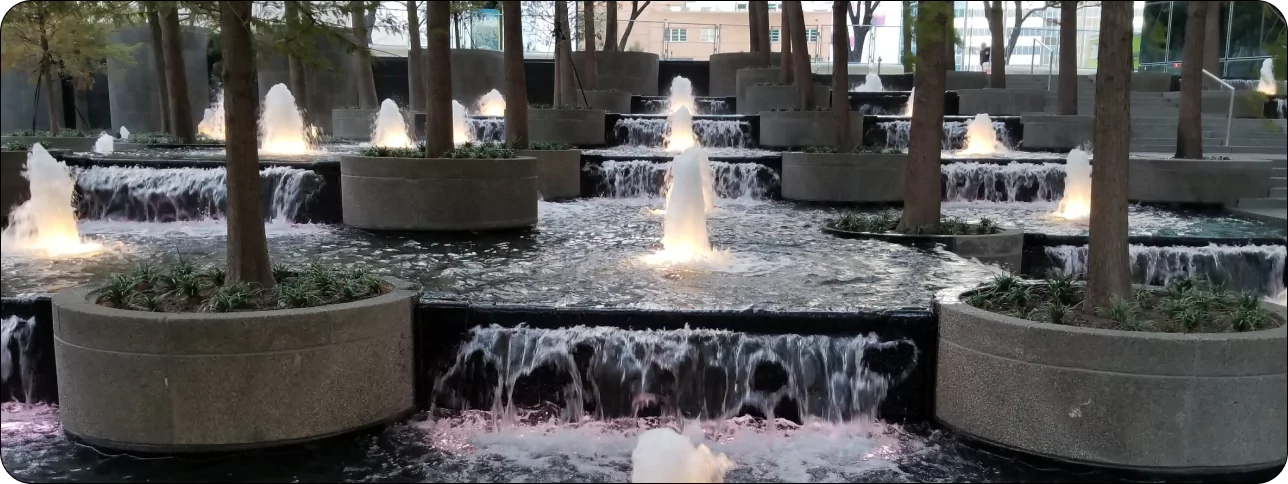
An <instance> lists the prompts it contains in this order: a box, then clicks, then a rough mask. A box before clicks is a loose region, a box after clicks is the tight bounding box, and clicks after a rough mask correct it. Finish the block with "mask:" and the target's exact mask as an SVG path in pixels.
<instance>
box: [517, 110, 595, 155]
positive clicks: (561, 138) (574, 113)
mask: <svg viewBox="0 0 1288 484" xmlns="http://www.w3.org/2000/svg"><path fill="white" fill-rule="evenodd" d="M604 115H605V113H604V110H602V109H537V108H528V140H529V141H531V142H533V143H564V144H570V145H573V146H580V147H583V148H585V147H591V146H603V145H604Z"/></svg>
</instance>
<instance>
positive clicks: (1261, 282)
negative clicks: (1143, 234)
mask: <svg viewBox="0 0 1288 484" xmlns="http://www.w3.org/2000/svg"><path fill="white" fill-rule="evenodd" d="M1128 251H1129V253H1130V254H1131V273H1132V279H1133V280H1135V281H1136V282H1138V283H1145V284H1155V285H1165V284H1167V283H1168V282H1171V281H1172V280H1175V279H1178V278H1183V277H1191V276H1208V277H1211V278H1212V280H1213V281H1215V282H1220V283H1224V284H1226V287H1229V288H1231V289H1236V290H1246V291H1251V292H1253V293H1256V294H1259V295H1262V296H1271V295H1275V294H1278V293H1279V292H1280V291H1283V290H1284V285H1283V274H1284V258H1285V255H1286V254H1288V250H1286V249H1285V247H1284V246H1282V245H1248V246H1234V245H1215V244H1213V245H1208V246H1206V247H1151V246H1143V245H1131V246H1129V247H1128ZM1046 255H1047V257H1048V258H1049V259H1050V261H1051V263H1052V264H1053V265H1054V266H1055V268H1056V269H1058V270H1060V271H1061V272H1063V273H1064V274H1070V275H1085V274H1086V273H1087V247H1086V246H1072V245H1062V246H1056V247H1047V248H1046Z"/></svg>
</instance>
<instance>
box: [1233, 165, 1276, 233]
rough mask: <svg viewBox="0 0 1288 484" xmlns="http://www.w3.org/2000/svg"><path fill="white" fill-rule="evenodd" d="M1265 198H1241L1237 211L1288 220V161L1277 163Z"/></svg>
mask: <svg viewBox="0 0 1288 484" xmlns="http://www.w3.org/2000/svg"><path fill="white" fill-rule="evenodd" d="M1277 164H1278V166H1277V167H1275V169H1274V172H1273V173H1272V174H1271V178H1270V181H1271V183H1270V192H1269V193H1267V194H1266V197H1265V198H1240V199H1239V202H1238V204H1236V207H1237V208H1236V210H1237V211H1239V212H1243V213H1247V214H1250V215H1255V216H1259V217H1261V218H1267V219H1279V220H1282V219H1285V218H1288V161H1279V162H1277Z"/></svg>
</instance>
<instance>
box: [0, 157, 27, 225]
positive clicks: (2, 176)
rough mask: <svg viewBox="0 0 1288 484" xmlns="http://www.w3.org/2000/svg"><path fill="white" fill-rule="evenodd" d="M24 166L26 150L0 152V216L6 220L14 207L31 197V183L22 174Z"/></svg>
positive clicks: (25, 164)
mask: <svg viewBox="0 0 1288 484" xmlns="http://www.w3.org/2000/svg"><path fill="white" fill-rule="evenodd" d="M26 166H27V152H26V151H3V152H0V216H3V217H4V219H5V220H6V221H7V220H8V219H9V212H12V211H13V209H14V207H17V206H18V205H22V203H23V202H25V201H27V199H29V198H31V185H30V184H29V183H28V182H27V178H26V177H24V176H22V172H23V170H24V169H26Z"/></svg>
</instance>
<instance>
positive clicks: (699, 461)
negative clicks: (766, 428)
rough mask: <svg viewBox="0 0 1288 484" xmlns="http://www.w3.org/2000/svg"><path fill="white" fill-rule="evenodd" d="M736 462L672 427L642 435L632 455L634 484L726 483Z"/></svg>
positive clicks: (653, 430)
mask: <svg viewBox="0 0 1288 484" xmlns="http://www.w3.org/2000/svg"><path fill="white" fill-rule="evenodd" d="M733 468H734V463H733V461H732V460H729V458H728V457H726V456H725V455H724V454H723V453H720V454H715V453H712V452H711V449H708V448H707V446H706V445H705V444H698V445H697V446H694V445H693V442H691V441H690V440H689V438H688V437H685V436H683V435H680V434H678V433H676V432H675V431H674V430H671V429H669V428H657V429H652V430H649V431H647V432H644V433H642V434H640V437H639V440H638V442H637V443H636V444H635V450H634V451H633V452H631V482H636V483H642V482H724V476H725V474H726V473H728V472H729V471H730V470H731V469H733Z"/></svg>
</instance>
